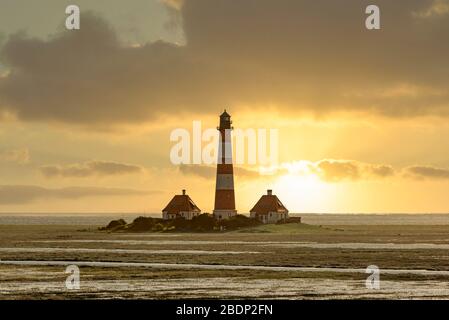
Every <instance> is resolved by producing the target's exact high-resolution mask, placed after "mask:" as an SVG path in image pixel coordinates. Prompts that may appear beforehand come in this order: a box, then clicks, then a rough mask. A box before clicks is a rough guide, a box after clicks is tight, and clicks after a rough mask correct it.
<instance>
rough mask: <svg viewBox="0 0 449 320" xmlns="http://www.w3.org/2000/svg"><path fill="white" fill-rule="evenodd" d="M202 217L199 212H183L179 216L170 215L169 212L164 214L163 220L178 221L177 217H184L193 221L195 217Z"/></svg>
mask: <svg viewBox="0 0 449 320" xmlns="http://www.w3.org/2000/svg"><path fill="white" fill-rule="evenodd" d="M198 215H200V212H199V211H181V212H179V214H173V213H171V214H169V213H167V212H165V211H164V212H162V219H164V220H173V219H176V217H178V216H179V217H183V218H184V219H186V220H192V219H193V217H195V216H198Z"/></svg>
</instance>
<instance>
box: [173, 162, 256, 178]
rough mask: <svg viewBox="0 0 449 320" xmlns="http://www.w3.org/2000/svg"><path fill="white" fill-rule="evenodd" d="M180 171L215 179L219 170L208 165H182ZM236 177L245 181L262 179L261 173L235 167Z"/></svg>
mask: <svg viewBox="0 0 449 320" xmlns="http://www.w3.org/2000/svg"><path fill="white" fill-rule="evenodd" d="M179 171H180V172H181V173H182V174H185V175H194V176H198V177H201V178H205V179H213V178H215V175H216V173H217V168H216V167H214V166H206V165H204V166H202V165H180V166H179ZM234 175H235V176H238V177H239V178H244V179H250V178H257V177H260V174H259V171H256V170H251V169H246V168H242V167H234Z"/></svg>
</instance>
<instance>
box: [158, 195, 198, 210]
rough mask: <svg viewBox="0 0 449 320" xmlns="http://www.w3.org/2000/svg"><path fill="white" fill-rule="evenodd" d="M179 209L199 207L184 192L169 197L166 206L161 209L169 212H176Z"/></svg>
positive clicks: (196, 208)
mask: <svg viewBox="0 0 449 320" xmlns="http://www.w3.org/2000/svg"><path fill="white" fill-rule="evenodd" d="M181 211H199V212H201V209H200V208H198V207H197V205H196V204H195V203H194V202H193V200H192V199H190V197H189V196H188V195H186V194H178V195H176V196H174V197H173V199H171V201H170V202H169V203H168V204H167V206H166V207H165V208H164V209H162V212H167V213H169V214H178V213H180V212H181Z"/></svg>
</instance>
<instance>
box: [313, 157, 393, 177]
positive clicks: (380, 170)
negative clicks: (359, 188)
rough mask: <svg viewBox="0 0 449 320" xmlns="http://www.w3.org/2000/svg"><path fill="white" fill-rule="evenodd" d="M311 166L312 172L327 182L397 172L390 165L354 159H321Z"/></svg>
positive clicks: (387, 174)
mask: <svg viewBox="0 0 449 320" xmlns="http://www.w3.org/2000/svg"><path fill="white" fill-rule="evenodd" d="M310 168H311V171H312V172H314V173H315V174H317V175H318V176H319V177H320V178H321V179H322V180H323V181H327V182H339V181H343V180H352V181H357V180H369V179H373V178H385V177H391V176H393V175H394V174H395V170H394V169H393V167H391V166H389V165H383V164H371V163H363V162H359V161H353V160H321V161H318V162H316V163H312V164H311V165H310Z"/></svg>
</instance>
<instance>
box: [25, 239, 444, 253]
mask: <svg viewBox="0 0 449 320" xmlns="http://www.w3.org/2000/svg"><path fill="white" fill-rule="evenodd" d="M31 242H33V243H115V244H125V245H127V244H128V245H204V244H234V245H251V246H272V247H285V248H315V249H333V248H337V249H356V250H357V249H370V250H371V249H372V250H420V249H424V250H425V249H439V250H449V244H446V243H440V244H438V243H364V242H342V243H318V242H304V241H212V240H201V241H197V240H182V241H180V240H131V239H122V240H91V239H81V240H43V241H31Z"/></svg>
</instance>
